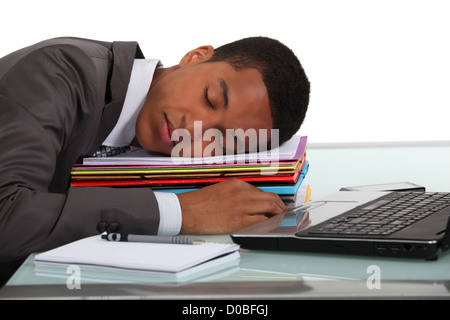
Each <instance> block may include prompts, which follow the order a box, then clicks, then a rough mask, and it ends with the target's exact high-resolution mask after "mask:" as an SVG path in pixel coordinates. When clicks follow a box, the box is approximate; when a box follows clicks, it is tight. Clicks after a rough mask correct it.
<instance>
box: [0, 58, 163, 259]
mask: <svg viewBox="0 0 450 320" xmlns="http://www.w3.org/2000/svg"><path fill="white" fill-rule="evenodd" d="M34 55H35V57H32V58H28V59H24V61H23V63H20V62H18V63H15V65H14V66H13V67H11V68H10V69H9V70H8V71H7V72H4V73H3V76H2V78H1V79H0V262H7V261H12V260H16V259H22V258H24V257H26V256H27V255H28V254H30V253H32V252H36V251H42V250H47V249H49V248H52V247H55V246H59V245H62V244H65V243H68V242H70V241H74V240H77V239H80V238H83V237H86V236H90V235H94V234H98V233H99V230H98V225H99V223H106V224H111V223H116V224H117V225H119V226H120V231H121V232H133V233H149V234H156V233H157V230H158V224H159V210H158V204H157V202H156V199H155V196H154V194H153V192H152V191H151V190H150V189H146V188H145V189H144V188H142V189H141V188H130V189H114V188H67V189H66V190H63V191H62V190H56V191H55V190H50V185H51V184H52V181H53V180H54V179H55V171H56V170H57V169H58V165H59V162H61V161H67V159H64V157H67V156H66V154H69V153H70V152H68V151H67V150H69V149H70V148H71V146H72V145H73V146H74V147H79V146H77V143H78V144H79V143H80V142H79V141H81V140H82V137H81V136H82V135H83V132H85V131H83V126H82V125H81V126H80V123H81V124H83V123H86V125H87V124H88V120H89V119H90V117H91V116H92V115H91V114H90V108H92V106H93V105H95V104H96V103H98V99H99V97H98V91H99V88H98V81H97V80H98V74H99V73H98V69H96V68H95V65H94V64H93V63H92V62H91V58H90V57H88V56H86V55H84V54H82V53H80V52H79V50H72V49H64V50H59V51H58V53H56V54H55V53H54V50H53V51H52V50H41V51H40V53H36V54H34ZM29 56H30V55H29ZM25 60H26V61H25ZM80 61H82V62H80ZM3 67H4V66H3ZM43 67H45V72H39V71H42V70H38V69H39V68H43ZM0 68H2V66H1V64H0ZM67 70H70V72H69V73H68V72H67ZM100 91H101V90H100ZM76 122H78V123H76ZM75 124H76V125H75ZM75 129H76V130H75ZM77 130H78V131H77ZM80 139H81V140H80ZM65 152H66V153H65Z"/></svg>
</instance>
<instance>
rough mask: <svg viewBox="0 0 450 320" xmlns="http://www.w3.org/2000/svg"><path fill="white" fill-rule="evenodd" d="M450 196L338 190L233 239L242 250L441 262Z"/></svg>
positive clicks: (446, 238) (446, 240) (446, 244)
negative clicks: (440, 254)
mask: <svg viewBox="0 0 450 320" xmlns="http://www.w3.org/2000/svg"><path fill="white" fill-rule="evenodd" d="M449 217H450V193H446V192H374V191H339V192H337V193H333V194H330V195H328V196H325V197H323V198H321V199H318V200H315V201H312V202H309V203H307V204H305V205H302V206H299V207H295V208H293V209H291V210H289V211H287V212H286V213H285V214H282V215H277V216H273V217H272V218H270V219H268V220H266V221H264V222H261V223H258V224H256V225H253V226H251V227H249V228H246V229H244V230H241V231H239V232H237V233H234V234H232V235H231V237H232V239H233V241H234V242H235V243H237V244H239V245H241V247H242V248H247V249H261V250H281V251H298V252H316V253H342V254H356V255H368V256H382V257H404V258H419V259H436V258H437V256H438V254H439V253H440V252H443V251H446V250H448V247H449V242H450V235H449V234H450V231H449V232H446V231H447V230H449Z"/></svg>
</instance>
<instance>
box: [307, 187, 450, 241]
mask: <svg viewBox="0 0 450 320" xmlns="http://www.w3.org/2000/svg"><path fill="white" fill-rule="evenodd" d="M392 195H393V197H391V195H389V197H388V198H382V199H380V200H378V201H376V202H375V203H371V204H368V205H365V206H363V207H358V208H356V209H354V210H352V211H350V212H348V213H345V214H343V215H340V216H338V217H336V218H334V219H331V220H328V221H327V223H326V225H324V226H318V227H317V228H316V229H314V230H311V231H310V232H308V233H314V234H331V235H350V236H351V235H355V236H361V235H377V236H380V235H381V236H388V235H390V234H393V233H394V232H397V231H400V230H402V229H404V228H406V227H408V226H409V225H411V224H413V223H415V222H417V221H419V220H422V219H424V218H426V217H428V216H429V215H431V214H433V213H435V212H437V211H439V210H442V209H444V208H446V207H449V206H450V193H444V192H438V193H431V192H424V193H419V192H407V193H403V192H397V193H394V194H392Z"/></svg>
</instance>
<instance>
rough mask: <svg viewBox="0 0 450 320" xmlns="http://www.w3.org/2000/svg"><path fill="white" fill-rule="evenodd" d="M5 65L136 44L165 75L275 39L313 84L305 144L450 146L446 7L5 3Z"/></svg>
mask: <svg viewBox="0 0 450 320" xmlns="http://www.w3.org/2000/svg"><path fill="white" fill-rule="evenodd" d="M1 13H2V14H1V16H2V17H1V19H0V30H1V33H0V34H1V46H0V56H3V55H6V54H7V53H9V52H11V51H14V50H16V49H19V48H21V47H23V46H27V45H29V44H32V43H35V42H38V41H40V40H43V39H47V38H52V37H59V36H77V37H85V38H91V39H97V40H105V41H114V40H136V41H138V42H139V43H140V45H141V48H142V50H143V52H144V54H145V55H146V57H147V58H160V59H161V60H162V61H163V63H164V64H165V66H171V65H173V64H176V63H178V61H179V60H180V59H181V57H182V56H183V55H184V53H186V52H187V51H189V50H190V49H193V48H196V47H198V46H200V45H204V44H211V45H213V46H219V45H222V44H224V43H227V42H230V41H233V40H236V39H240V38H243V37H248V36H259V35H263V36H269V37H273V38H276V39H278V40H280V41H282V42H283V43H285V44H286V45H287V46H289V47H290V48H291V49H292V50H293V51H294V52H295V53H296V54H297V56H298V57H299V58H300V60H301V62H302V64H303V66H304V68H305V70H306V72H307V74H308V76H309V78H310V80H311V83H312V94H311V103H310V109H309V111H308V114H307V117H306V122H305V124H304V126H303V127H302V128H301V130H300V133H301V134H305V135H308V136H309V142H313V143H322V142H325V143H327V142H368V141H372V142H373V141H422V140H450V125H449V122H450V117H449V115H450V1H446V0H441V1H439V0H426V1H425V0H376V1H375V0H374V1H366V0H309V1H300V0H293V1H289V0H271V1H267V0H220V1H216V0H200V1H181V0H161V1H151V0H147V1H143V0H141V1H140V0H120V1H118V0H100V1H98V0H77V1H61V0H59V1H55V0H39V1H36V0H34V1H30V0H7V1H3V2H2V5H1Z"/></svg>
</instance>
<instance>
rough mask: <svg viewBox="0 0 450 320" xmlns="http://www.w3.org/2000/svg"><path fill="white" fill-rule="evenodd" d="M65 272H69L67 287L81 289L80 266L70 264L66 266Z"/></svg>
mask: <svg viewBox="0 0 450 320" xmlns="http://www.w3.org/2000/svg"><path fill="white" fill-rule="evenodd" d="M66 273H68V274H70V275H69V276H68V277H67V280H66V286H67V289H69V290H73V289H81V270H80V267H79V266H77V265H74V264H71V265H70V266H68V267H67V269H66Z"/></svg>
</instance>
